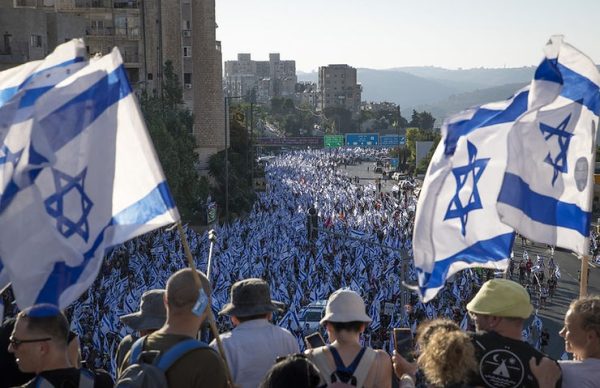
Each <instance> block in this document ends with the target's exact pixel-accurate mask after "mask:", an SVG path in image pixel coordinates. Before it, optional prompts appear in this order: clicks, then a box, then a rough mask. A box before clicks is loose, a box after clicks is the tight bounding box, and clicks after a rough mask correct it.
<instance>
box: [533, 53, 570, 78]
mask: <svg viewBox="0 0 600 388" xmlns="http://www.w3.org/2000/svg"><path fill="white" fill-rule="evenodd" d="M557 63H558V60H557V59H556V58H554V59H548V58H546V59H544V60H543V61H542V63H540V65H539V66H538V68H537V69H536V71H535V75H534V77H533V78H534V79H535V80H536V81H550V82H555V83H557V84H562V83H563V78H562V76H561V75H560V71H559V70H558V68H557V67H556V64H557Z"/></svg>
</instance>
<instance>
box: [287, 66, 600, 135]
mask: <svg viewBox="0 0 600 388" xmlns="http://www.w3.org/2000/svg"><path fill="white" fill-rule="evenodd" d="M599 69H600V67H599ZM534 72H535V67H534V66H530V67H520V68H504V69H485V68H479V69H458V70H449V69H444V68H440V67H433V66H424V67H398V68H393V69H387V70H374V69H361V68H359V69H357V77H358V82H360V83H361V84H362V89H363V91H362V100H363V101H374V102H379V101H390V102H395V103H397V104H400V107H401V110H402V115H403V116H404V117H407V118H410V114H411V112H412V109H416V110H418V111H422V110H427V111H429V112H431V113H432V114H433V116H434V117H435V118H436V119H437V121H436V126H439V125H441V123H442V119H443V118H445V117H447V116H448V115H449V114H452V113H455V112H458V111H460V110H463V109H466V108H469V107H471V106H474V105H480V104H484V103H487V102H493V101H498V100H502V99H506V98H509V97H510V96H512V94H513V93H514V92H516V91H517V90H518V89H520V88H521V87H523V86H525V85H527V84H528V83H529V82H530V81H531V79H532V78H533V74H534ZM297 75H298V81H310V82H317V79H318V73H317V72H311V73H302V72H298V74H297Z"/></svg>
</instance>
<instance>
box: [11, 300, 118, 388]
mask: <svg viewBox="0 0 600 388" xmlns="http://www.w3.org/2000/svg"><path fill="white" fill-rule="evenodd" d="M68 339H69V322H68V321H67V318H66V317H65V315H64V314H63V313H62V312H61V311H60V309H59V308H58V307H57V306H54V305H51V304H38V305H34V306H32V307H29V308H27V309H25V310H23V311H21V312H20V313H19V314H18V315H17V320H16V322H15V326H14V329H13V331H12V334H11V336H10V338H9V346H8V351H9V352H11V353H13V354H14V355H15V359H16V361H17V365H18V366H19V369H20V370H21V371H22V372H25V373H34V374H35V377H34V378H33V379H31V380H30V381H29V382H27V383H26V384H24V385H22V386H21V387H27V388H29V387H36V388H38V387H39V388H51V387H79V388H110V387H112V386H113V381H112V378H111V377H110V376H109V375H108V374H107V373H103V372H92V371H90V370H86V369H78V368H76V367H75V366H73V364H72V363H71V361H70V359H69V350H68Z"/></svg>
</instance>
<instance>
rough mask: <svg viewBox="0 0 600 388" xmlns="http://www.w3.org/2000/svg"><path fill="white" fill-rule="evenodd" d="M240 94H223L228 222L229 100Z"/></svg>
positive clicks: (227, 210)
mask: <svg viewBox="0 0 600 388" xmlns="http://www.w3.org/2000/svg"><path fill="white" fill-rule="evenodd" d="M233 98H243V97H242V96H225V98H224V100H225V101H224V105H225V128H224V129H225V134H224V135H225V220H226V221H227V222H229V100H230V99H233Z"/></svg>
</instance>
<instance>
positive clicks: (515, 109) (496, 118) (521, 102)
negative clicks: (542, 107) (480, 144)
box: [444, 91, 529, 155]
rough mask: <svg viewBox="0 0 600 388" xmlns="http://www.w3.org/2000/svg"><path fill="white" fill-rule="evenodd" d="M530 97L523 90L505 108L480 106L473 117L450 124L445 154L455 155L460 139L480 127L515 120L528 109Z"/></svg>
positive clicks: (527, 92)
mask: <svg viewBox="0 0 600 388" xmlns="http://www.w3.org/2000/svg"><path fill="white" fill-rule="evenodd" d="M528 97H529V91H523V92H521V93H519V94H518V95H516V96H515V97H514V98H513V101H512V102H511V103H510V105H509V106H508V107H506V108H505V109H503V110H491V109H485V108H480V109H478V110H477V111H476V112H475V114H474V115H473V117H472V118H470V119H467V120H462V121H457V122H455V123H451V124H449V125H448V134H447V137H446V140H445V142H444V144H445V149H444V154H445V155H454V151H455V150H456V144H457V143H458V140H459V139H460V138H461V137H462V136H465V135H468V134H469V133H471V132H473V131H474V130H476V129H478V128H481V127H489V126H490V125H496V124H503V123H508V122H511V121H515V120H516V119H517V118H518V117H519V116H521V115H522V114H523V113H525V111H526V110H527V98H528Z"/></svg>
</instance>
